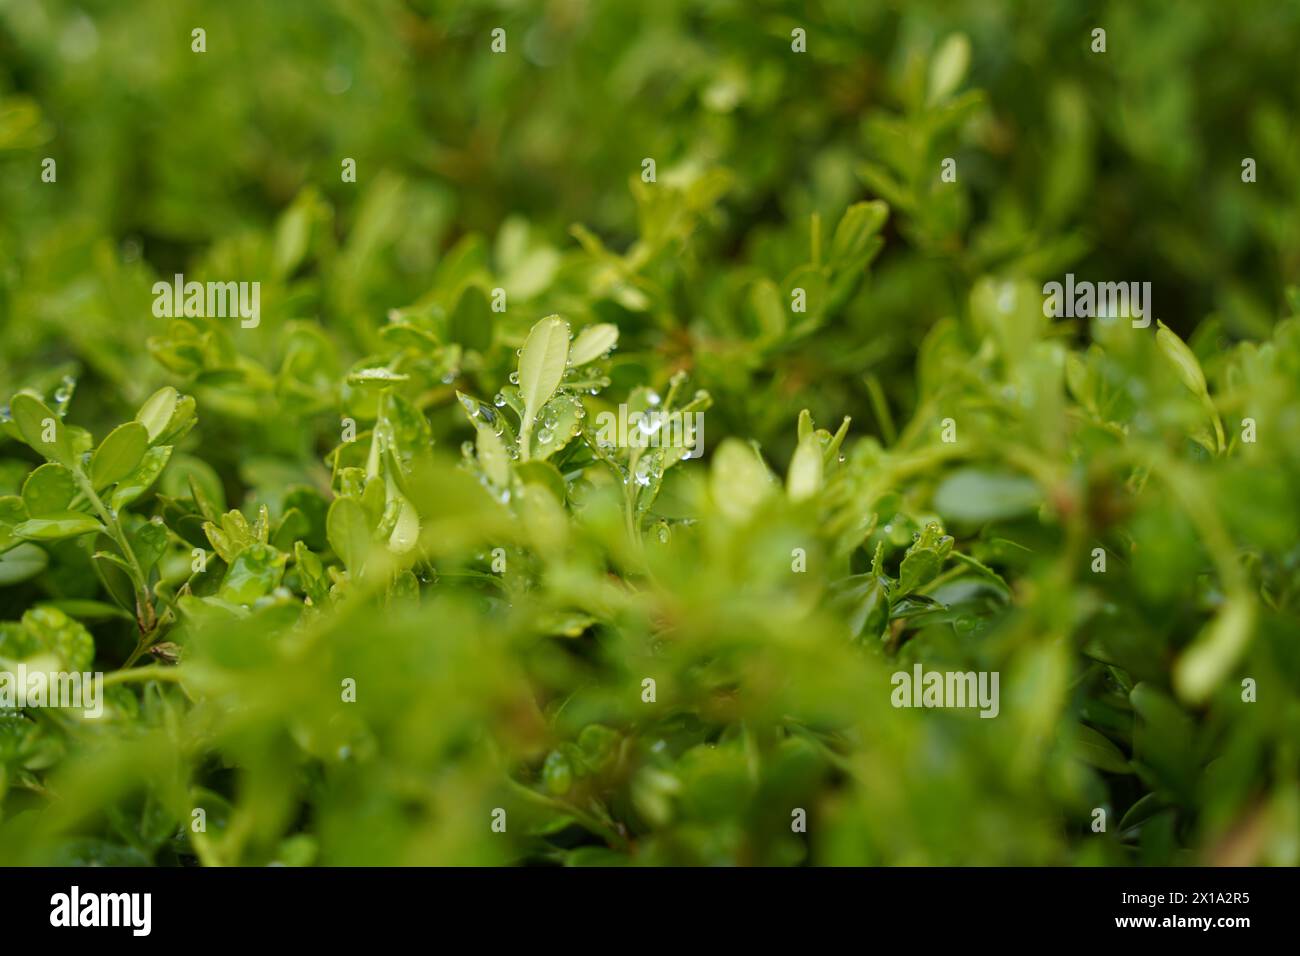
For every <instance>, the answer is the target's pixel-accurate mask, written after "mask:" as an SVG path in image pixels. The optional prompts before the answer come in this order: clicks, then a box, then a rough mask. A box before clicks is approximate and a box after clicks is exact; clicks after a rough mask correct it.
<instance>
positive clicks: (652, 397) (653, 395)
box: [645, 392, 660, 405]
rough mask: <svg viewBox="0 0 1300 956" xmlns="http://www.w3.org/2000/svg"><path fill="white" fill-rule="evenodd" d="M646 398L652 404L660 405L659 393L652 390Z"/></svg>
mask: <svg viewBox="0 0 1300 956" xmlns="http://www.w3.org/2000/svg"><path fill="white" fill-rule="evenodd" d="M645 400H646V401H647V402H649V403H650V404H651V405H658V404H659V402H660V398H659V393H658V392H650V393H648V394H647V395H646V397H645Z"/></svg>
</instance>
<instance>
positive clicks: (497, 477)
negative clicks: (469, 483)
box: [476, 425, 510, 488]
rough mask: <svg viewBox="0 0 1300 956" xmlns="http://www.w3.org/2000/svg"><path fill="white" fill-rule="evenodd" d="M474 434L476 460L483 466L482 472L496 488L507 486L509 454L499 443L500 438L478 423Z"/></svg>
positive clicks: (508, 480)
mask: <svg viewBox="0 0 1300 956" xmlns="http://www.w3.org/2000/svg"><path fill="white" fill-rule="evenodd" d="M476 436H477V437H476V447H477V451H478V460H479V464H480V465H482V466H483V472H484V474H486V475H487V476H488V480H489V481H491V482H492V484H494V485H496V486H497V487H498V488H506V487H509V485H510V454H509V453H508V452H507V451H506V446H505V445H503V444H502V443H501V438H500V437H499V436H498V435H497V433H496V432H494V431H493V430H492V429H491V428H490V427H488V426H487V425H479V426H478V427H477V429H476Z"/></svg>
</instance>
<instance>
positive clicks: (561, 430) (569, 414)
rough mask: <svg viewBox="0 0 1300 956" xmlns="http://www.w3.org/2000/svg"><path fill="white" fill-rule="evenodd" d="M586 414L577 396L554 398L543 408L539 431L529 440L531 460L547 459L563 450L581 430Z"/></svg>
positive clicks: (538, 419) (538, 420)
mask: <svg viewBox="0 0 1300 956" xmlns="http://www.w3.org/2000/svg"><path fill="white" fill-rule="evenodd" d="M586 414H587V413H586V409H584V408H583V406H582V401H581V400H580V399H579V398H578V397H577V396H575V395H569V394H566V393H563V392H561V393H560V394H559V395H556V396H555V397H554V398H552V399H551V400H550V401H549V402H547V403H546V405H545V406H544V407H543V408H542V411H541V414H540V415H538V418H537V429H536V430H535V431H534V432H533V433H532V435H531V436H530V438H529V458H532V459H537V460H542V459H546V458H549V457H551V456H552V455H554V454H555V453H556V452H558V451H559V450H560V449H562V448H563V447H564V446H565V445H567V444H568V443H569V442H570V441H571V440H572V439H573V437H574V436H575V435H577V434H578V432H579V431H580V430H581V427H582V419H583V417H584V416H585V415H586Z"/></svg>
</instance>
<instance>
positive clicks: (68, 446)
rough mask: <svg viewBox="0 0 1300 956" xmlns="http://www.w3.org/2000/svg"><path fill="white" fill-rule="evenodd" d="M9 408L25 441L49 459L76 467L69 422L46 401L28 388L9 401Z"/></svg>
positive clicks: (74, 449)
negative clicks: (50, 407)
mask: <svg viewBox="0 0 1300 956" xmlns="http://www.w3.org/2000/svg"><path fill="white" fill-rule="evenodd" d="M9 410H10V413H11V414H12V415H13V418H14V424H16V425H17V426H18V431H19V433H20V434H21V435H22V436H23V441H25V442H26V443H27V444H28V445H30V446H31V447H32V448H33V449H34V450H35V451H36V452H38V453H39V454H41V455H44V456H45V457H46V458H48V459H49V460H50V461H56V462H58V463H59V464H61V465H64V466H66V467H68V468H71V467H73V463H74V461H75V460H76V447H75V445H74V444H73V441H72V436H71V435H69V434H68V426H67V425H65V424H64V423H63V422H62V421H61V420H60V419H59V417H58V416H57V415H55V414H54V412H52V411H50V409H49V408H48V407H46V405H45V403H44V402H42V401H41V400H40V399H39V398H36V397H34V396H32V395H28V394H27V393H26V392H19V393H18V394H17V395H15V396H14V398H13V401H12V402H10V403H9Z"/></svg>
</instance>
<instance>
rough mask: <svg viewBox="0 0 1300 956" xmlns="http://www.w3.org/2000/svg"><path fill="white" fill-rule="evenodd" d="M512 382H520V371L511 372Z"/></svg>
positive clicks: (516, 383) (512, 383) (515, 383)
mask: <svg viewBox="0 0 1300 956" xmlns="http://www.w3.org/2000/svg"><path fill="white" fill-rule="evenodd" d="M510 384H511V385H518V384H519V373H518V372H511V373H510Z"/></svg>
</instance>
